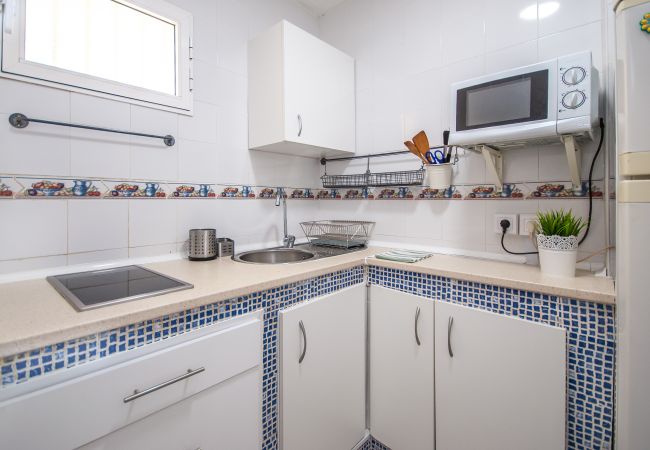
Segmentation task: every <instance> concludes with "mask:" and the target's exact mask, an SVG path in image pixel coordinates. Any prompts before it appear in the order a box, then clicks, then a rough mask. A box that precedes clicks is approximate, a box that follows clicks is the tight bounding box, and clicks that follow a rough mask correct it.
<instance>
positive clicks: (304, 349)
mask: <svg viewBox="0 0 650 450" xmlns="http://www.w3.org/2000/svg"><path fill="white" fill-rule="evenodd" d="M298 326H299V327H300V333H302V352H301V353H300V357H299V358H298V364H300V363H301V362H302V360H303V359H305V353H307V332H306V331H305V324H303V323H302V320H301V321H300V322H298Z"/></svg>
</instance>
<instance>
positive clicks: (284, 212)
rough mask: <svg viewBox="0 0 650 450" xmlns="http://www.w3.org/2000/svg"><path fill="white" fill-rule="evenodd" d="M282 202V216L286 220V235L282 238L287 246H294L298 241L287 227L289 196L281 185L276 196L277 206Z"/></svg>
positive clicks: (283, 243)
mask: <svg viewBox="0 0 650 450" xmlns="http://www.w3.org/2000/svg"><path fill="white" fill-rule="evenodd" d="M280 202H282V218H283V221H284V237H283V238H282V245H283V246H284V247H286V248H293V245H294V243H295V242H296V237H295V236H292V235H290V234H289V230H288V227H287V197H286V195H285V194H284V188H282V187H279V188H278V189H277V194H276V196H275V206H280Z"/></svg>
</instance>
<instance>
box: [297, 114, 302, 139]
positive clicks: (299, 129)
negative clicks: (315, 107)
mask: <svg viewBox="0 0 650 450" xmlns="http://www.w3.org/2000/svg"><path fill="white" fill-rule="evenodd" d="M301 135H302V116H301V115H300V114H298V137H300V136H301Z"/></svg>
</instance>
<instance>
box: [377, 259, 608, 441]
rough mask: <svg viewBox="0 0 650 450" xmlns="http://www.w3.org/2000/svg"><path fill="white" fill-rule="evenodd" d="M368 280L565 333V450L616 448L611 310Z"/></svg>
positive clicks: (413, 277)
mask: <svg viewBox="0 0 650 450" xmlns="http://www.w3.org/2000/svg"><path fill="white" fill-rule="evenodd" d="M369 279H370V282H371V283H372V284H377V285H380V286H384V287H387V288H391V289H397V290H400V291H404V292H408V293H411V294H416V295H421V296H425V297H430V298H432V299H436V300H441V301H446V302H451V303H456V304H459V305H463V306H469V307H473V308H478V309H482V310H485V311H490V312H493V313H497V314H502V315H506V316H511V317H518V318H521V319H524V320H529V321H533V322H539V323H544V324H548V325H553V326H557V327H562V328H564V329H565V330H566V332H567V363H568V364H567V397H568V406H567V408H568V410H567V448H568V449H570V450H573V449H575V450H594V449H610V448H612V446H613V430H614V425H613V422H614V388H615V386H614V375H615V373H614V372H615V357H616V318H615V308H614V306H613V305H604V304H599V303H594V302H588V301H582V300H575V299H568V298H562V297H556V296H552V295H545V294H540V293H536V292H528V291H521V290H517V289H510V288H504V287H500V286H492V285H487V284H482V283H474V282H470V281H462V280H454V279H448V278H444V277H438V276H433V275H426V274H418V273H415V272H406V271H401V270H396V269H388V268H380V267H370V269H369Z"/></svg>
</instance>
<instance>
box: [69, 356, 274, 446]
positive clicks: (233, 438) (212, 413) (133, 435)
mask: <svg viewBox="0 0 650 450" xmlns="http://www.w3.org/2000/svg"><path fill="white" fill-rule="evenodd" d="M260 401H261V395H260V369H259V366H258V367H256V368H255V369H251V370H249V371H248V372H244V373H242V374H240V375H237V376H235V377H233V378H230V379H228V380H226V381H224V382H222V383H219V384H217V385H215V386H212V387H210V388H208V389H206V390H204V391H201V392H199V393H198V394H195V395H193V396H191V397H188V398H186V399H185V400H182V401H180V402H178V403H176V404H174V405H171V406H169V407H167V408H165V409H163V410H160V411H158V412H156V413H154V414H151V415H150V416H147V417H145V418H144V419H140V420H138V421H137V422H133V423H132V424H130V425H128V426H126V427H123V428H120V429H119V430H117V431H114V432H112V433H111V434H108V435H106V436H104V437H102V438H100V439H97V440H96V441H93V442H91V443H89V444H86V445H84V446H82V447H79V449H83V450H116V449H119V450H147V449H151V450H153V449H155V450H226V449H229V450H230V449H232V450H259V448H260V443H261V442H262V439H261V428H260V423H261V417H260ZM88 413H89V414H92V412H91V411H88ZM79 426H83V424H79Z"/></svg>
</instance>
